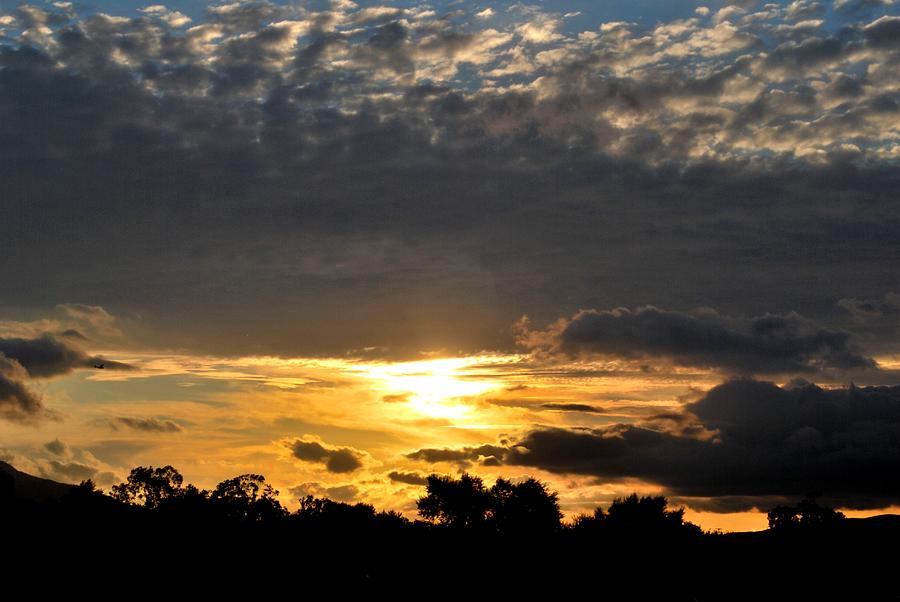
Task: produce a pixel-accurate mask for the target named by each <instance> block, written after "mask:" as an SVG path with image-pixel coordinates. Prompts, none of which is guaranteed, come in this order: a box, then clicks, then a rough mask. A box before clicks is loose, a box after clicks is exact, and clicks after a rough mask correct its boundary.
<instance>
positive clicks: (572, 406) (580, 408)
mask: <svg viewBox="0 0 900 602" xmlns="http://www.w3.org/2000/svg"><path fill="white" fill-rule="evenodd" d="M540 407H541V408H543V409H545V410H556V411H559V412H584V413H587V414H604V413H606V409H605V408H601V407H598V406H592V405H588V404H586V403H542V404H541V405H540Z"/></svg>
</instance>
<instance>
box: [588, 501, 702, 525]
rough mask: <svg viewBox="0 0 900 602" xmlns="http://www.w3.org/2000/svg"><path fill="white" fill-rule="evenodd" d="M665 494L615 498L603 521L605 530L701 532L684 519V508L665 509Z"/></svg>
mask: <svg viewBox="0 0 900 602" xmlns="http://www.w3.org/2000/svg"><path fill="white" fill-rule="evenodd" d="M668 505H669V502H668V500H667V499H666V498H665V497H664V496H661V495H660V496H645V497H638V495H637V494H636V493H632V494H631V495H629V496H628V497H625V498H616V499H615V500H613V503H612V504H611V505H610V507H609V510H608V511H607V513H606V517H605V519H604V520H603V526H604V527H605V529H606V530H608V531H611V532H613V533H620V534H626V533H627V534H640V535H653V536H660V535H700V534H701V533H702V531H701V529H700V527H698V526H697V525H695V524H693V523H690V522H687V521H685V520H684V508H679V509H677V510H669V509H668Z"/></svg>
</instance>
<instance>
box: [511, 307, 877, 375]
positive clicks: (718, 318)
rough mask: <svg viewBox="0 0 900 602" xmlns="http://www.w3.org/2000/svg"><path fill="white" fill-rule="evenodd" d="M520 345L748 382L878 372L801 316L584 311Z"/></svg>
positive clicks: (843, 340)
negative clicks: (749, 377) (707, 371)
mask: <svg viewBox="0 0 900 602" xmlns="http://www.w3.org/2000/svg"><path fill="white" fill-rule="evenodd" d="M520 341H521V342H522V343H523V344H524V345H526V346H530V347H532V348H535V349H546V350H549V351H551V352H563V353H570V354H577V353H582V352H587V353H598V354H605V355H609V356H612V357H624V358H651V359H661V360H671V361H672V362H674V363H676V364H681V365H685V366H696V367H702V368H717V369H722V370H725V371H729V372H737V373H743V374H759V373H764V374H782V373H798V372H800V373H803V372H815V371H817V370H821V369H839V370H847V369H855V368H856V369H858V368H874V367H875V362H874V361H873V360H872V359H871V358H868V357H865V356H863V355H860V353H859V352H857V351H855V350H853V348H852V345H851V341H850V335H849V333H846V332H840V331H833V330H827V329H823V328H820V327H817V326H816V325H815V324H812V323H811V322H809V321H807V320H804V319H803V318H802V317H800V316H798V315H796V314H791V315H772V314H770V315H765V316H760V317H757V318H752V319H736V318H730V317H728V316H723V315H721V314H719V313H718V312H716V311H714V310H711V309H703V310H698V311H695V312H693V313H679V312H672V311H666V310H662V309H659V308H656V307H652V306H647V307H640V308H637V309H635V310H631V309H628V308H617V309H612V310H582V311H580V312H578V313H577V314H576V315H575V316H573V317H572V318H571V319H568V320H561V321H559V322H557V323H556V324H554V325H553V326H552V327H550V328H549V329H548V330H546V331H530V330H528V328H527V324H525V325H523V328H522V330H521V333H520Z"/></svg>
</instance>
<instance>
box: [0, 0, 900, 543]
mask: <svg viewBox="0 0 900 602" xmlns="http://www.w3.org/2000/svg"><path fill="white" fill-rule="evenodd" d="M0 124H2V128H0V208H2V218H0V240H2V241H3V242H2V246H0V249H2V255H0V283H2V287H0V460H4V461H7V462H10V463H11V464H13V465H14V466H16V467H17V468H19V469H20V470H23V471H26V472H29V473H32V474H35V475H39V476H43V477H46V478H52V479H55V480H59V481H64V482H72V483H77V482H80V481H81V480H82V479H86V478H91V479H94V480H95V482H97V483H98V485H100V486H101V487H103V488H104V489H108V488H109V487H110V485H112V484H115V483H117V482H120V481H121V480H123V479H124V477H125V476H126V475H127V474H128V471H129V470H130V468H131V467H134V466H137V465H154V466H159V465H164V464H172V465H174V466H175V467H176V468H178V469H179V470H180V471H181V473H182V474H183V475H184V476H185V479H186V480H187V481H190V482H193V483H195V484H197V485H199V486H203V487H211V486H214V485H215V484H216V483H218V482H219V481H221V480H223V479H225V478H228V477H232V476H235V475H238V474H242V473H248V472H254V473H262V474H265V475H266V476H267V478H268V480H269V481H271V482H272V483H273V484H274V485H275V487H276V488H277V489H278V490H279V491H280V493H281V500H282V501H283V502H284V503H285V504H287V505H288V506H289V507H295V505H296V500H297V498H298V497H300V496H304V495H307V494H312V495H316V496H327V497H330V498H332V499H336V500H340V501H363V502H367V503H371V504H374V505H375V506H376V507H377V508H379V509H382V508H383V509H397V510H401V511H403V512H405V513H406V514H408V515H409V516H413V515H414V514H415V500H416V498H417V497H418V496H420V495H422V494H423V492H424V488H423V486H422V485H423V483H424V478H425V476H427V475H428V474H430V473H432V472H438V473H443V474H459V473H461V472H463V471H468V472H470V473H475V474H478V475H480V476H482V477H483V478H484V479H485V481H486V482H488V483H490V482H493V480H494V479H495V478H497V477H499V476H504V477H508V478H521V477H528V476H534V477H537V478H539V479H541V480H542V481H544V482H546V483H548V484H549V485H550V487H551V488H552V489H554V490H556V491H558V492H559V494H560V502H561V506H562V508H563V510H564V511H565V513H566V514H567V516H572V515H574V514H576V513H578V512H582V511H589V510H591V509H593V507H595V506H597V505H603V506H604V507H605V506H607V505H608V504H609V503H610V501H611V500H612V499H614V498H616V497H619V496H622V495H626V494H628V493H631V492H632V491H637V492H640V493H653V494H654V495H655V494H663V495H666V496H668V498H669V499H670V501H671V502H673V503H674V504H675V505H676V506H686V507H687V508H688V511H687V514H686V516H687V518H689V519H690V520H693V521H695V522H697V523H699V524H700V525H701V526H703V527H704V528H708V529H711V528H723V529H759V528H765V526H766V518H765V514H764V511H765V510H767V509H768V508H770V507H772V506H773V505H775V504H778V503H783V502H795V501H797V500H798V499H799V498H800V497H802V496H803V495H805V494H807V493H817V494H819V495H821V496H822V499H824V500H827V501H828V502H829V503H830V504H833V505H835V506H837V507H840V508H843V509H844V510H845V512H847V514H848V515H854V516H856V515H868V514H877V513H881V512H885V511H895V512H896V511H900V480H898V479H897V475H898V474H900V386H895V385H900V337H898V335H900V281H898V276H900V268H898V266H900V194H898V191H900V170H898V167H900V2H898V1H894V0H834V1H833V2H832V1H829V0H823V1H814V0H796V1H794V2H789V3H770V4H765V3H763V2H755V1H753V0H747V1H739V2H732V3H730V2H721V1H720V2H706V3H702V4H699V3H695V2H687V1H681V0H676V1H672V2H659V1H657V0H653V1H651V0H630V1H625V0H610V1H607V2H593V1H588V0H576V1H571V2H561V1H560V2H534V3H496V2H463V1H435V2H428V3H419V2H402V1H397V2H384V3H376V2H363V1H358V2H353V1H350V0H331V1H327V0H321V1H308V2H287V3H274V2H233V3H212V4H205V3H202V2H194V1H192V2H169V3H167V4H165V5H158V4H157V5H147V4H146V3H144V2H136V1H134V0H125V1H115V2H113V1H99V0H98V1H95V2H84V3H82V2H44V3H37V4H31V5H20V4H19V3H17V2H8V1H6V0H0ZM100 365H102V366H103V368H102V369H100V368H97V367H96V366H100ZM759 510H762V511H763V512H762V513H761V512H759Z"/></svg>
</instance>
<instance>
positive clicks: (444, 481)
mask: <svg viewBox="0 0 900 602" xmlns="http://www.w3.org/2000/svg"><path fill="white" fill-rule="evenodd" d="M426 491H427V493H426V495H425V496H424V497H421V498H419V500H418V501H417V502H416V507H417V508H418V510H419V514H420V515H421V516H422V518H424V519H426V520H430V521H432V522H436V523H438V524H441V525H446V526H449V527H454V528H481V527H483V526H484V525H485V522H486V521H487V517H488V512H489V510H490V509H491V494H490V492H488V491H487V489H485V487H484V482H483V481H482V480H481V478H480V477H476V476H472V475H470V474H468V473H464V474H463V475H462V476H461V477H460V478H459V479H454V478H453V477H452V476H450V475H447V476H441V475H436V474H433V475H431V476H429V477H428V483H427V485H426Z"/></svg>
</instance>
